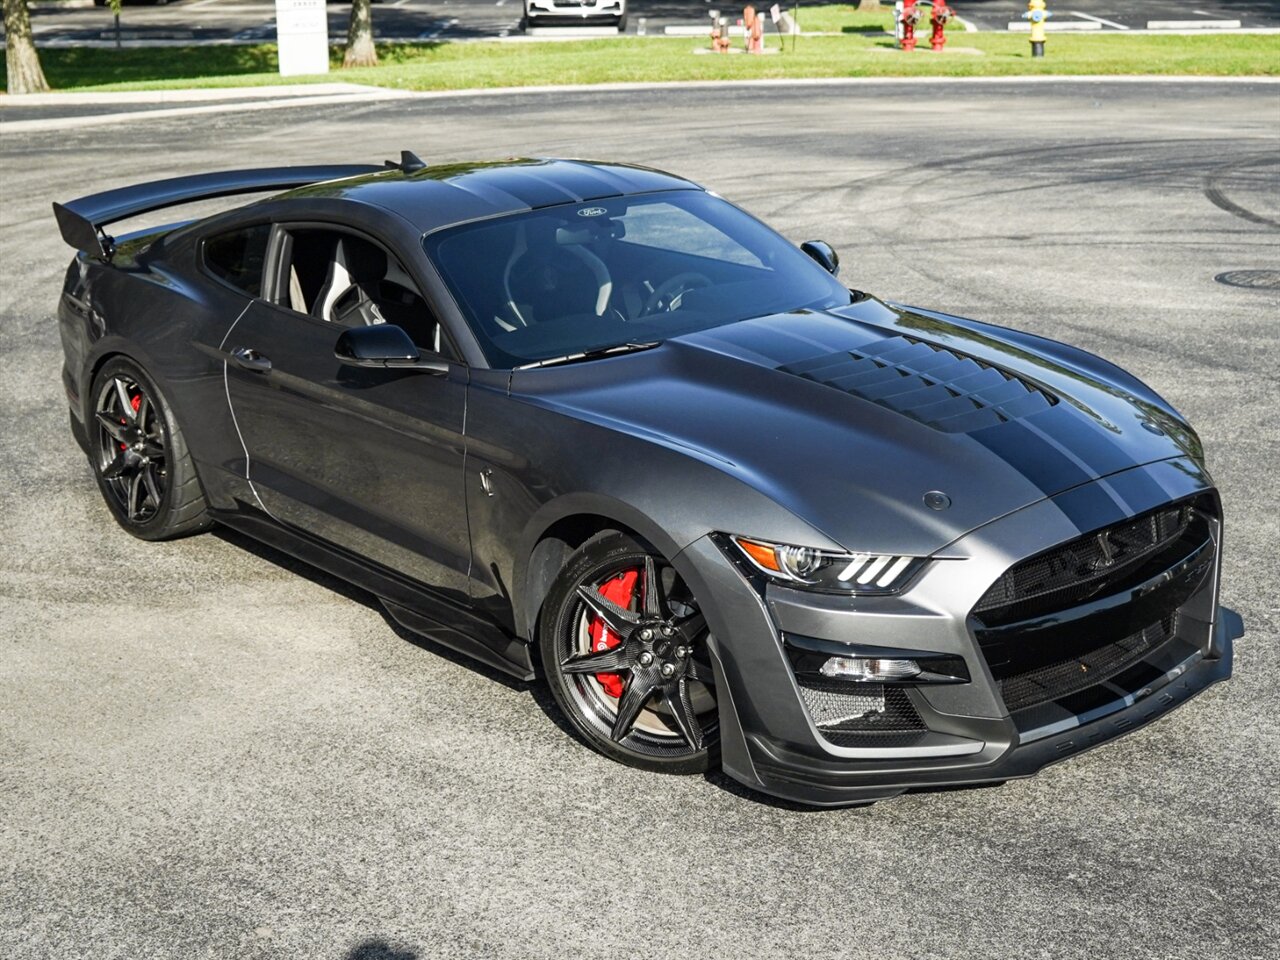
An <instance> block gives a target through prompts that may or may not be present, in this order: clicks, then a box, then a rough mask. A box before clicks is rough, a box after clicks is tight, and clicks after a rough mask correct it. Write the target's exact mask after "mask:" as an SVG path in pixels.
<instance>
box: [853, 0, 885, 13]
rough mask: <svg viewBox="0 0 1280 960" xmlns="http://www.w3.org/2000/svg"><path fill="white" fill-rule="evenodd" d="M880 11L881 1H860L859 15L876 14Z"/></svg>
mask: <svg viewBox="0 0 1280 960" xmlns="http://www.w3.org/2000/svg"><path fill="white" fill-rule="evenodd" d="M879 9H880V0H858V12H859V13H874V12H875V11H877V10H879Z"/></svg>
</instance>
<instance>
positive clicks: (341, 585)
mask: <svg viewBox="0 0 1280 960" xmlns="http://www.w3.org/2000/svg"><path fill="white" fill-rule="evenodd" d="M213 535H214V536H216V537H218V538H219V539H221V540H222V541H224V542H225V543H227V544H229V545H231V546H233V547H236V548H237V549H240V550H244V551H247V552H248V553H251V554H253V555H254V556H255V557H258V558H260V559H262V560H265V561H267V562H268V563H271V564H274V565H275V566H277V567H279V568H280V569H282V570H287V571H288V572H289V573H291V574H293V575H295V576H299V577H304V578H306V579H307V580H309V581H311V582H312V583H314V584H316V585H317V586H320V587H324V588H325V589H327V590H332V591H333V592H334V593H337V594H339V595H340V596H343V597H345V598H346V599H348V600H351V601H353V602H355V603H359V604H362V605H363V606H366V607H368V608H369V609H370V610H375V611H377V612H378V614H379V615H380V616H381V617H382V619H383V620H384V621H385V622H386V624H387V627H388V628H389V629H390V630H391V632H392V633H394V634H395V635H396V636H397V637H399V638H400V639H401V640H404V641H405V642H407V643H411V644H413V645H414V646H415V647H418V648H419V649H421V650H424V651H426V652H428V653H430V654H432V655H434V656H437V657H441V658H442V659H444V660H448V661H449V662H450V663H456V664H457V665H458V666H460V667H465V668H466V669H468V670H472V671H474V672H475V673H478V674H480V675H481V676H483V677H485V678H487V679H489V680H492V681H494V682H495V683H500V684H502V685H503V686H505V687H506V688H507V689H509V690H512V691H514V692H516V693H527V694H529V696H530V697H531V698H532V700H533V702H534V703H536V704H537V705H538V708H539V709H540V710H541V711H542V712H543V713H545V714H546V715H547V718H548V719H549V720H550V721H551V722H552V723H554V724H555V725H556V727H557V728H559V730H560V731H561V732H562V733H564V734H565V735H566V736H568V737H571V738H572V739H573V740H574V741H575V742H576V743H579V744H581V745H582V746H583V747H584V748H586V749H591V748H590V745H589V744H588V743H587V742H586V741H585V740H584V739H583V738H582V737H581V736H580V735H579V733H578V731H577V730H575V729H574V728H573V727H572V726H571V725H570V724H569V721H568V720H566V719H565V718H564V715H563V714H561V712H560V708H559V707H558V706H557V705H556V702H555V699H554V698H553V697H552V695H551V691H550V689H549V688H548V687H547V685H546V684H545V683H542V682H541V680H517V679H516V678H514V677H511V676H509V675H508V674H505V673H503V672H501V671H500V670H496V669H494V668H493V667H490V666H488V665H487V664H484V663H481V662H480V661H479V660H474V659H472V658H471V657H469V656H467V655H466V654H463V653H458V652H457V651H455V650H452V649H450V648H449V647H446V646H444V645H443V644H440V643H437V642H436V641H434V640H431V639H428V638H427V637H424V636H422V635H421V634H418V633H414V632H413V631H412V630H408V629H406V628H405V627H402V626H401V625H400V624H399V623H397V622H396V621H395V620H394V619H393V618H392V616H391V614H389V613H387V611H386V608H384V607H383V606H382V602H381V601H380V600H379V599H378V598H377V596H375V595H374V594H372V593H370V592H369V591H368V590H365V589H363V588H361V587H357V586H355V585H354V584H352V583H349V582H348V581H346V580H343V579H342V578H341V577H336V576H334V575H333V574H331V573H327V572H326V571H324V570H321V569H320V568H319V567H314V566H312V565H311V564H309V563H307V562H306V561H303V560H299V559H297V558H296V557H294V556H291V555H290V554H287V553H285V552H284V551H283V550H277V549H276V548H275V547H271V546H268V545H267V544H265V543H262V542H260V541H258V540H254V539H253V538H252V537H249V536H247V535H245V534H242V533H239V532H238V531H236V530H232V529H231V528H230V527H223V526H217V527H215V528H214V530H213ZM703 778H704V779H705V780H706V781H707V783H708V784H710V785H712V786H714V787H717V788H719V789H721V790H723V791H725V792H726V793H729V794H732V795H733V796H735V797H739V798H741V799H743V800H749V801H751V802H752V803H758V804H761V805H762V806H767V807H772V808H774V809H778V810H788V811H793V812H796V813H820V812H821V811H822V810H823V809H824V808H822V807H812V806H807V805H804V804H799V803H793V802H791V801H789V800H782V799H779V798H777V797H771V796H769V795H767V794H764V793H760V792H758V791H756V790H752V789H751V788H750V787H745V786H743V785H742V784H740V783H738V782H737V781H736V780H734V779H732V778H731V777H729V776H727V775H725V774H724V773H723V772H722V771H721V770H720V769H719V768H716V769H712V770H708V771H707V772H706V773H705V774H703ZM995 785H996V784H974V785H971V786H955V787H939V788H931V787H930V788H917V789H914V790H909V791H907V792H908V793H940V792H951V791H954V790H966V789H981V788H983V787H986V786H995ZM849 809H858V808H856V807H854V808H849ZM378 950H382V951H383V952H381V953H379V952H377V951H378ZM360 951H364V952H360ZM415 957H416V954H413V953H397V952H395V951H394V950H392V949H391V948H390V947H389V946H387V945H386V943H385V942H384V941H381V940H369V941H367V942H365V943H362V944H360V945H358V946H357V947H355V948H354V949H353V951H352V952H351V953H349V954H347V956H346V957H345V958H344V960H413V958H415Z"/></svg>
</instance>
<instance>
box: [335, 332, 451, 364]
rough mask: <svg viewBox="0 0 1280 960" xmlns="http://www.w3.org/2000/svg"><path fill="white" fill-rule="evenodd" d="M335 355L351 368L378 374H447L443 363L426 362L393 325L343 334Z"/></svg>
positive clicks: (339, 339)
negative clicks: (374, 371)
mask: <svg viewBox="0 0 1280 960" xmlns="http://www.w3.org/2000/svg"><path fill="white" fill-rule="evenodd" d="M333 355H334V356H335V357H337V358H338V359H339V360H341V361H342V362H343V363H344V364H346V365H347V366H349V367H369V368H373V369H377V370H385V369H395V370H421V371H423V372H425V373H448V371H449V364H448V362H447V361H445V360H443V359H434V355H433V357H432V358H425V359H424V358H423V356H422V355H421V354H420V353H419V352H418V347H417V345H416V344H415V343H414V342H413V341H412V340H410V339H409V335H408V334H407V333H405V332H404V331H403V330H401V329H400V328H399V327H397V326H396V325H395V324H393V323H378V324H374V325H373V326H369V327H351V328H350V329H347V330H343V331H342V335H341V336H339V337H338V342H337V344H335V345H334V348H333Z"/></svg>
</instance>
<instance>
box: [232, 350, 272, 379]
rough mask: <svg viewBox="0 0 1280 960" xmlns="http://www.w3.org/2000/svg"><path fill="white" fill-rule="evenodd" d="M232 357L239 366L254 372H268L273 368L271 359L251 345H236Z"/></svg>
mask: <svg viewBox="0 0 1280 960" xmlns="http://www.w3.org/2000/svg"><path fill="white" fill-rule="evenodd" d="M231 359H232V360H234V361H235V362H236V365H237V366H240V367H243V368H244V369H245V370H250V371H252V372H253V373H268V372H270V370H271V361H270V360H268V359H267V358H266V357H264V356H263V355H262V354H260V353H259V352H258V351H257V350H253V349H250V348H249V347H236V348H235V349H234V350H232V351H231Z"/></svg>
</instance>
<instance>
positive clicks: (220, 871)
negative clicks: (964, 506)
mask: <svg viewBox="0 0 1280 960" xmlns="http://www.w3.org/2000/svg"><path fill="white" fill-rule="evenodd" d="M624 118H625V122H623V120H624ZM1278 146H1280V86H1277V85H1275V84H1263V83H1257V82H1217V83H1189V82H1188V83H1183V82H1172V83H1145V82H1140V83H1122V82H1114V81H1112V82H1086V83H1081V82H1077V83H1065V82H1056V81H1054V82H1041V83H1017V82H1003V81H1001V82H985V83H976V82H975V83H961V82H953V81H947V80H935V81H931V82H929V83H927V84H926V83H902V84H837V85H831V86H777V87H761V86H754V87H738V88H735V87H723V88H718V89H707V88H701V89H691V90H684V89H678V88H669V89H666V90H663V91H662V92H661V93H652V92H647V93H611V92H585V93H583V92H567V91H560V92H556V93H528V94H522V95H501V96H493V97H468V98H461V97H460V98H450V97H434V98H412V97H410V98H405V99H400V100H387V101H382V102H370V103H358V104H343V105H341V106H333V105H322V106H315V105H305V104H303V105H297V104H295V105H293V106H291V107H289V108H282V109H274V110H270V111H267V112H245V113H238V112H227V113H221V114H214V115H207V116H202V117H200V118H199V119H198V121H197V120H193V118H192V117H190V116H185V117H184V116H179V117H171V116H160V115H156V116H147V115H145V114H138V115H137V116H136V117H134V118H132V119H130V120H129V121H128V122H126V123H122V124H118V125H114V126H109V127H99V128H85V129H78V128H68V129H62V130H55V131H46V132H41V131H34V132H21V131H19V132H13V131H12V130H10V131H5V130H3V128H0V162H3V165H4V170H5V190H4V191H3V194H0V271H3V272H2V274H0V395H2V396H3V397H4V400H5V415H4V417H3V419H2V420H0V446H2V448H3V450H4V452H5V456H4V457H3V458H0V543H3V545H4V549H3V551H2V552H0V644H3V654H2V655H0V956H3V957H5V958H6V960H20V958H28V957H32V958H34V957H41V958H44V957H59V958H61V957H93V958H95V960H96V958H128V960H143V958H161V957H163V958H192V957H218V958H227V957H233V958H237V960H239V958H246V960H256V958H264V960H265V958H273V960H274V958H284V957H290V958H292V957H300V958H330V957H332V958H346V960H392V958H395V960H415V958H416V960H427V958H446V957H447V958H457V957H495V958H496V957H504V958H505V957H511V958H522V960H523V958H555V960H561V958H566V957H581V958H595V957H601V958H604V957H608V958H623V957H646V958H657V957H661V958H677V957H679V958H693V960H701V958H739V957H742V958H757V957H759V958H772V957H779V958H829V957H830V958H835V957H840V958H859V960H860V958H867V960H873V958H874V960H892V958H943V957H948V958H949V957H966V958H969V957H972V958H982V960H993V958H1011V960H1012V958H1016V960H1025V958H1032V957H1045V958H1054V960H1057V958H1082V960H1084V958H1087V960H1098V958H1111V957H1117V958H1125V960H1133V958H1143V957H1153V958H1188V960H1192V958H1194V960H1213V958H1224V960H1225V958H1229V960H1247V958H1263V957H1274V955H1275V953H1274V951H1275V944H1276V942H1277V940H1278V939H1280V911H1277V909H1276V904H1277V902H1280V826H1278V824H1280V791H1278V790H1277V775H1276V772H1275V762H1276V757H1277V756H1278V755H1280V686H1278V685H1277V683H1276V679H1275V678H1276V677H1277V675H1280V654H1278V653H1277V634H1278V633H1280V611H1278V610H1277V601H1276V582H1277V577H1278V575H1280V559H1277V551H1276V549H1275V545H1276V543H1277V542H1280V519H1278V518H1280V512H1277V510H1276V508H1275V504H1276V502H1277V499H1278V498H1280V489H1277V487H1278V484H1277V476H1280V442H1277V441H1278V440H1280V435H1278V434H1277V429H1276V422H1277V414H1280V389H1278V387H1280V383H1278V381H1277V376H1276V371H1277V369H1280V335H1278V333H1277V319H1278V315H1280V310H1278V308H1280V288H1278V286H1277V283H1276V281H1277V278H1278V277H1280V150H1278V149H1277V147H1278ZM402 148H409V149H413V150H415V151H417V152H418V153H419V154H421V155H422V156H424V157H427V158H429V159H431V160H438V161H447V160H454V159H462V158H485V157H505V156H509V155H511V154H513V153H526V154H533V155H570V156H573V155H587V156H591V157H596V158H607V159H617V160H626V161H634V162H639V163H647V164H653V165H656V166H659V167H666V168H669V169H671V170H673V171H675V172H678V173H681V174H685V175H687V176H690V177H693V178H696V179H699V180H701V181H703V182H704V183H706V184H707V185H708V186H710V187H712V188H713V189H715V190H717V191H718V192H720V193H721V194H723V195H725V196H726V197H728V198H730V199H732V200H735V201H737V202H739V203H741V204H743V205H745V206H746V207H747V208H748V209H749V210H751V211H752V212H753V213H755V214H758V215H760V216H762V217H764V218H765V219H767V220H769V221H771V222H772V223H774V224H775V225H777V226H778V227H779V228H780V229H781V230H782V231H783V232H785V233H786V234H787V235H788V236H789V237H791V238H793V239H795V240H797V241H799V240H803V239H807V238H812V237H819V238H824V239H826V240H829V241H830V242H832V243H833V244H834V245H835V246H836V247H837V248H838V249H839V250H840V252H841V254H842V261H843V264H844V271H843V277H844V278H845V279H846V280H847V282H848V283H849V284H851V285H853V286H856V287H860V288H863V289H868V290H871V291H874V292H876V293H878V294H880V295H881V296H884V297H887V298H894V299H899V300H902V301H905V302H908V303H913V304H920V305H925V306H929V307H935V308H941V309H944V310H949V311H952V312H956V313H961V314H966V315H970V316H975V317H979V318H982V319H985V320H990V321H993V322H996V323H1001V324H1008V325H1012V326H1016V327H1019V328H1022V329H1027V330H1031V331H1034V332H1037V333H1042V334H1046V335H1048V336H1052V337H1057V338H1060V339H1064V340H1067V341H1070V342H1072V343H1075V344H1078V345H1080V346H1082V347H1084V348H1086V349H1089V350H1092V351H1095V352H1097V353H1099V354H1101V355H1103V356H1105V357H1108V358H1110V359H1112V360H1116V361H1118V362H1120V363H1122V364H1123V365H1125V366H1126V367H1128V368H1129V369H1131V370H1133V371H1134V372H1135V373H1137V374H1138V375H1139V376H1141V377H1142V378H1144V379H1145V380H1147V382H1149V383H1150V384H1151V385H1152V386H1154V387H1155V388H1156V389H1157V390H1159V391H1160V392H1161V393H1163V394H1164V395H1165V396H1166V397H1168V398H1169V400H1170V401H1172V402H1173V403H1174V404H1175V405H1176V406H1178V407H1179V408H1180V409H1182V410H1183V411H1184V412H1185V413H1186V414H1188V415H1189V416H1190V418H1191V420H1192V422H1193V423H1195V425H1196V426H1197V428H1198V429H1199V431H1200V434H1201V436H1202V437H1203V439H1204V441H1205V446H1206V449H1207V455H1208V461H1209V464H1210V467H1211V470H1212V471H1213V473H1214V475H1215V477H1216V479H1217V482H1218V483H1219V485H1220V487H1221V490H1222V494H1223V498H1224V502H1225V511H1226V548H1225V559H1224V571H1223V583H1224V588H1223V589H1224V593H1223V599H1224V601H1225V602H1226V603H1227V604H1228V605H1230V606H1232V607H1234V608H1236V609H1238V610H1239V611H1240V612H1241V613H1242V614H1243V616H1244V619H1245V623H1246V626H1247V629H1248V633H1247V635H1246V636H1245V637H1244V638H1243V639H1242V640H1241V641H1239V643H1238V646H1237V659H1236V676H1235V678H1234V679H1233V680H1231V681H1230V682H1229V683H1227V684H1225V685H1221V686H1218V687H1215V688H1213V689H1212V690H1210V691H1208V692H1207V693H1205V694H1204V695H1202V696H1200V697H1198V698H1196V699H1195V700H1193V701H1192V702H1191V703H1190V704H1188V705H1186V706H1184V707H1182V708H1180V709H1179V710H1177V711H1176V712H1175V713H1173V714H1172V715H1170V716H1168V717H1166V718H1164V719H1162V720H1160V721H1159V722H1157V723H1156V724H1155V725H1153V726H1151V727H1148V728H1145V729H1143V730H1140V731H1138V732H1136V733H1134V734H1132V735H1130V736H1127V737H1125V738H1123V739H1121V740H1120V741H1118V742H1115V743H1113V744H1110V745H1107V746H1105V747H1102V748H1099V749H1097V750H1094V751H1092V752H1090V753H1088V754H1085V755H1083V756H1080V757H1077V758H1074V759H1072V760H1069V761H1067V762H1064V763H1062V764H1059V765H1057V766H1054V767H1051V768H1049V769H1047V770H1045V771H1043V772H1042V773H1041V774H1039V775H1038V776H1037V777H1035V778H1033V779H1030V780H1024V781H1017V782H1012V783H1009V784H1007V785H1004V786H1001V787H995V788H987V789H970V790H950V791H935V792H925V793H916V794H910V795H906V796H903V797H901V798H898V799H896V800H893V801H890V802H886V803H882V804H878V805H876V806H874V807H870V808H867V809H861V810H835V811H830V810H829V811H811V810H802V809H794V808H791V807H788V806H786V805H777V804H772V803H770V802H768V801H767V800H766V799H764V798H762V797H760V796H757V795H753V794H749V793H747V792H745V791H743V790H742V789H740V788H738V787H736V786H735V785H734V784H732V783H731V782H729V781H727V780H725V779H724V778H723V777H721V776H718V775H715V776H710V777H708V778H701V777H695V778H669V777H662V776H658V775H655V774H648V773H643V772H639V771H635V770H629V769H626V768H623V767H620V766H618V765H616V764H613V763H611V762H609V761H607V760H605V759H603V758H601V757H599V756H597V755H595V754H593V753H591V752H590V751H588V750H587V749H586V748H585V747H584V746H582V745H581V744H580V743H578V742H577V741H575V740H573V739H571V738H570V737H568V736H566V735H565V733H564V732H563V731H562V730H561V729H560V727H559V726H558V725H557V723H556V722H555V720H554V719H553V718H552V717H551V716H549V714H548V710H549V709H550V707H549V698H548V697H547V696H546V695H545V694H544V693H543V692H542V691H541V690H540V689H539V688H538V687H535V686H530V685H524V684H513V683H510V682H507V681H504V680H501V679H499V678H497V677H495V676H494V675H493V674H492V673H491V672H489V671H487V670H485V669H484V668H480V667H477V666H475V665H473V664H471V663H469V662H467V661H465V660H463V659H462V658H460V657H457V656H454V655H451V654H449V653H448V652H446V651H444V650H443V649H441V648H439V647H436V646H434V645H433V644H431V643H430V642H428V641H424V640H418V639H415V638H414V637H412V636H410V635H409V634H407V633H405V632H403V631H400V630H398V629H396V628H395V627H394V626H392V624H391V623H390V622H389V621H388V619H387V618H386V617H385V616H384V615H383V614H382V613H381V612H380V610H379V608H378V606H377V605H376V604H375V603H374V602H373V601H372V599H371V598H370V597H369V596H367V595H365V594H363V593H361V592H360V591H358V590H355V589H352V588H349V587H346V586H344V585H343V584H341V583H339V582H337V581H335V580H333V579H332V578H329V577H327V576H325V575H322V574H319V573H316V572H313V571H309V570H307V569H306V568H304V567H301V566H300V565H298V564H296V563H295V562H293V561H291V560H288V559H286V558H285V557H283V556H281V555H280V554H277V553H274V552H273V551H270V550H268V549H265V548H261V547H256V546H254V545H253V544H251V543H249V542H248V541H245V540H243V539H241V538H239V537H237V536H233V535H230V534H206V535H203V536H199V537H194V538H191V539H188V540H183V541H179V542H176V543H170V544H145V543H142V542H140V541H136V540H133V539H131V538H130V537H128V536H127V535H126V534H124V533H123V532H122V531H121V530H120V529H118V528H117V527H116V525H115V524H114V523H113V521H112V520H111V519H110V517H109V515H108V513H107V510H106V508H105V507H104V505H103V504H102V503H101V501H100V499H99V496H98V493H97V490H96V487H95V485H94V482H93V479H92V476H91V474H90V470H89V467H88V464H87V463H86V462H85V459H84V457H83V456H82V455H81V454H80V452H79V451H78V449H77V448H76V446H75V444H74V442H73V441H72V439H71V437H70V435H69V433H68V431H67V427H66V420H67V415H66V408H65V400H64V397H63V395H62V388H61V385H60V383H59V367H60V364H61V362H62V354H61V349H60V345H59V339H58V330H57V324H56V321H55V317H54V305H55V302H56V298H57V295H58V290H59V287H60V283H61V280H62V276H63V273H64V271H65V270H66V267H67V263H68V260H69V257H70V251H69V250H68V249H67V248H65V247H64V246H63V245H62V244H61V242H60V240H59V238H58V234H57V230H56V228H55V225H54V222H53V218H52V216H51V214H50V209H49V203H50V201H51V200H65V199H68V198H71V197H75V196H78V195H81V194H83V193H87V192H92V191H97V190H102V189H107V188H110V187H114V186H118V185H122V184H126V183H130V182H135V181H139V180H145V179H148V178H160V177H167V176H174V175H177V174H180V173H189V172H196V171H203V170H210V169H216V168H229V167H235V166H260V165H270V164H278V163H279V164H283V163H312V162H319V161H322V160H323V161H326V162H327V161H339V160H342V161H353V162H354V161H368V160H374V161H377V160H380V159H382V158H383V157H387V156H394V155H395V154H396V151H398V150H400V149H402ZM1232 271H1256V272H1255V273H1254V274H1252V275H1251V276H1252V285H1246V286H1231V285H1226V284H1224V283H1222V282H1218V281H1217V280H1215V277H1217V276H1219V275H1222V274H1227V273H1229V272H1232ZM1240 276H1243V275H1241V274H1236V279H1239V277H1240ZM1228 279H1230V278H1228ZM155 322H157V323H164V322H165V318H164V317H156V318H155ZM873 467H874V465H863V468H864V469H871V468H873Z"/></svg>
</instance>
